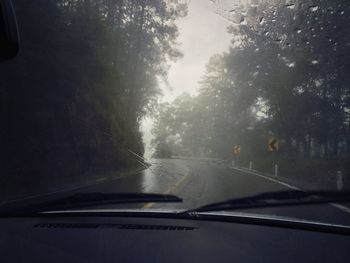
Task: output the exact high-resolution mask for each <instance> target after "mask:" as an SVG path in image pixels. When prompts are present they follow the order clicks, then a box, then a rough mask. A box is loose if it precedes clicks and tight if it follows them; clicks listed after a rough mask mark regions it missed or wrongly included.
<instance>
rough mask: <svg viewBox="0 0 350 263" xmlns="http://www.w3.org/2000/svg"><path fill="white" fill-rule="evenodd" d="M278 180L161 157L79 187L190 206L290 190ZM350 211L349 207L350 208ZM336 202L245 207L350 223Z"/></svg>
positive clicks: (170, 206)
mask: <svg viewBox="0 0 350 263" xmlns="http://www.w3.org/2000/svg"><path fill="white" fill-rule="evenodd" d="M288 188H289V187H288V186H286V185H283V184H281V183H279V182H278V180H274V181H271V180H268V179H267V178H264V177H261V176H258V175H254V174H250V173H246V172H243V171H238V170H235V169H232V168H230V167H228V166H227V165H223V164H217V163H213V162H207V161H206V162H204V161H199V160H180V159H158V160H153V161H152V166H151V167H150V168H149V169H147V170H144V171H142V172H140V173H137V174H135V175H131V176H127V177H124V178H120V179H117V180H113V181H110V182H104V183H100V184H96V185H93V186H89V187H84V188H81V189H79V192H149V193H164V194H174V195H177V196H179V197H181V198H183V203H166V204H165V203H160V204H159V203H158V204H154V203H148V204H142V207H144V208H165V209H174V208H175V209H190V208H195V207H198V206H201V205H204V204H208V203H213V202H218V201H223V200H226V199H229V198H239V197H245V196H250V195H255V194H257V193H263V192H269V191H281V190H288ZM349 211H350V210H349ZM349 211H344V210H342V209H339V208H337V207H335V206H333V205H330V204H326V205H312V206H299V207H288V208H271V209H270V208H269V209H255V210H246V212H250V213H263V214H273V215H280V216H288V217H294V218H299V219H311V220H315V219H317V220H320V221H322V222H330V223H344V224H350V212H349Z"/></svg>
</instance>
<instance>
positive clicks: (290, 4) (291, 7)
mask: <svg viewBox="0 0 350 263" xmlns="http://www.w3.org/2000/svg"><path fill="white" fill-rule="evenodd" d="M286 7H287V8H288V9H294V7H295V4H293V3H289V4H286Z"/></svg>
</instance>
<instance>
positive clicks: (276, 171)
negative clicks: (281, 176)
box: [275, 164, 278, 177]
mask: <svg viewBox="0 0 350 263" xmlns="http://www.w3.org/2000/svg"><path fill="white" fill-rule="evenodd" d="M275 177H278V165H277V164H275Z"/></svg>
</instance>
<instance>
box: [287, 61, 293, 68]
mask: <svg viewBox="0 0 350 263" xmlns="http://www.w3.org/2000/svg"><path fill="white" fill-rule="evenodd" d="M286 66H287V67H288V68H295V62H290V63H287V64H286Z"/></svg>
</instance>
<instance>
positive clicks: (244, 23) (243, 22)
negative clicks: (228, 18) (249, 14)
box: [239, 16, 247, 25]
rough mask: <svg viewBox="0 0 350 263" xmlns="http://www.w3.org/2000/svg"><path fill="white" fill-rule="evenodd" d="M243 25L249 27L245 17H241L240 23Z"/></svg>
mask: <svg viewBox="0 0 350 263" xmlns="http://www.w3.org/2000/svg"><path fill="white" fill-rule="evenodd" d="M239 23H240V24H241V25H247V21H246V20H245V18H244V16H242V17H241V20H240V21H239Z"/></svg>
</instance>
